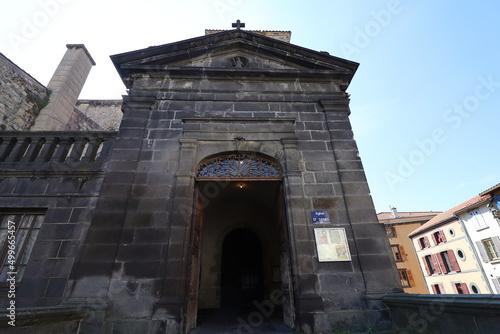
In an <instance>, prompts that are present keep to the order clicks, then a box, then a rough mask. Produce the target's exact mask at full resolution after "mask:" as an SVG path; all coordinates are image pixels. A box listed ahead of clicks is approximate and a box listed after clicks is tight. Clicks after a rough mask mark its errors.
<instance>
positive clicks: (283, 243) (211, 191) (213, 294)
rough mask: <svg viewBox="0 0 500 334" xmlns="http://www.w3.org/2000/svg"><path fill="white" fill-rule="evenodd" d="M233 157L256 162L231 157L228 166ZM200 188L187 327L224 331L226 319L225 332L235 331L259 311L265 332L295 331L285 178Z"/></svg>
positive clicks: (221, 181)
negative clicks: (274, 328)
mask: <svg viewBox="0 0 500 334" xmlns="http://www.w3.org/2000/svg"><path fill="white" fill-rule="evenodd" d="M231 159H235V160H236V161H239V162H238V163H237V166H238V167H239V168H241V169H245V168H244V166H243V165H245V164H248V165H252V164H254V162H255V161H254V160H255V159H254V158H248V157H247V158H246V160H245V159H243V158H242V157H230V158H228V161H229V164H230V163H231V162H230V161H231ZM237 159H240V160H237ZM256 160H259V159H256ZM195 189H196V195H195V196H196V203H197V207H196V214H195V222H194V229H193V235H192V240H193V244H192V246H191V250H192V252H191V257H192V258H191V267H190V282H189V287H188V289H189V292H188V293H189V304H188V307H187V309H188V314H187V315H186V320H187V321H188V322H187V325H188V326H186V327H187V329H190V328H194V327H196V326H201V327H203V328H214V329H220V330H222V328H219V327H217V326H221V319H222V318H224V319H225V320H224V324H223V326H226V327H224V329H225V330H229V329H236V328H237V326H241V323H242V320H243V322H244V321H245V319H246V317H247V316H248V314H249V313H251V312H260V314H259V315H257V317H258V318H259V319H262V325H263V326H265V325H266V323H267V322H268V321H271V320H272V321H276V320H278V321H279V322H280V324H281V325H282V326H283V324H287V325H288V326H289V327H293V326H294V314H293V297H292V294H291V291H290V290H291V289H290V287H289V282H291V277H290V276H291V270H290V263H289V261H288V259H290V246H289V242H288V239H289V237H288V228H287V224H286V212H285V205H284V192H283V181H282V179H281V176H280V175H276V176H273V177H267V178H265V177H264V178H243V177H241V178H213V179H206V178H201V177H199V178H198V180H197V182H196V187H195ZM262 305H265V307H262ZM284 310H285V311H284ZM255 316H256V315H255V314H254V317H255ZM238 319H239V320H238ZM189 321H190V322H189ZM228 321H229V323H228ZM231 322H232V323H231Z"/></svg>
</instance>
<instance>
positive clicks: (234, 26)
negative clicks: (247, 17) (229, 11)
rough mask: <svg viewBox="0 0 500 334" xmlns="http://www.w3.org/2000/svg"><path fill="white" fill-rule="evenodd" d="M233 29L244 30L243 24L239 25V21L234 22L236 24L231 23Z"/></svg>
mask: <svg viewBox="0 0 500 334" xmlns="http://www.w3.org/2000/svg"><path fill="white" fill-rule="evenodd" d="M232 26H233V28H236V29H238V30H240V28H245V23H241V22H240V20H236V23H232Z"/></svg>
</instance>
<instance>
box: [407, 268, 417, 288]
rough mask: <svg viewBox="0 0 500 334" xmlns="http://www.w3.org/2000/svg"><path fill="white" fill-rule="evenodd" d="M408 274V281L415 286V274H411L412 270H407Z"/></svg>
mask: <svg viewBox="0 0 500 334" xmlns="http://www.w3.org/2000/svg"><path fill="white" fill-rule="evenodd" d="M406 275H407V276H408V283H410V286H415V281H414V280H413V275H412V274H411V270H407V271H406Z"/></svg>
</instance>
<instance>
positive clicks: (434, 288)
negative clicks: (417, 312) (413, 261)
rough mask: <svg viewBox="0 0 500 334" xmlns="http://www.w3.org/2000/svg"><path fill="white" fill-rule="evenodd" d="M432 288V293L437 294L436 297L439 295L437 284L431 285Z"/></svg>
mask: <svg viewBox="0 0 500 334" xmlns="http://www.w3.org/2000/svg"><path fill="white" fill-rule="evenodd" d="M431 287H432V292H433V293H434V294H435V295H438V294H439V292H438V287H437V284H432V285H431Z"/></svg>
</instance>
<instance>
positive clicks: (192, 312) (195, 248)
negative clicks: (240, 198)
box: [184, 196, 203, 333]
mask: <svg viewBox="0 0 500 334" xmlns="http://www.w3.org/2000/svg"><path fill="white" fill-rule="evenodd" d="M196 197H197V200H196V208H195V215H194V221H193V228H192V231H191V244H190V245H189V247H190V252H189V259H190V265H189V270H188V277H187V278H188V282H187V284H188V287H187V297H186V313H185V325H184V333H187V332H189V331H190V330H191V329H193V328H195V327H196V320H197V315H198V292H199V280H200V267H201V263H200V262H201V259H200V257H201V254H200V247H201V227H202V221H203V215H202V209H201V200H200V198H199V196H196Z"/></svg>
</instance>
